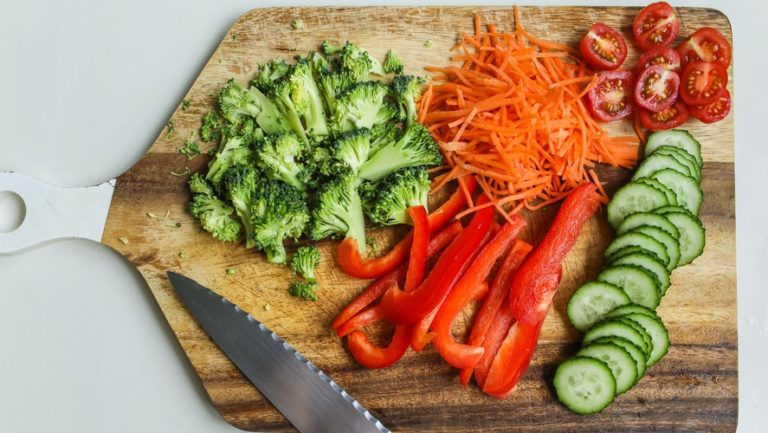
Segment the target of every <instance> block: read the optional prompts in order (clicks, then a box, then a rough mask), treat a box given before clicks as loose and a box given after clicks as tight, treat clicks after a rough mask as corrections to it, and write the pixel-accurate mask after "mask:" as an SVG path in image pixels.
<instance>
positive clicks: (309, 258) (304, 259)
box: [291, 246, 320, 281]
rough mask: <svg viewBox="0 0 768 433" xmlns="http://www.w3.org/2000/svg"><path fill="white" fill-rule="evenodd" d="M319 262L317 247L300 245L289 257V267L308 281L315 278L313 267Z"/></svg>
mask: <svg viewBox="0 0 768 433" xmlns="http://www.w3.org/2000/svg"><path fill="white" fill-rule="evenodd" d="M319 264H320V250H318V249H317V247H314V246H313V247H301V248H299V249H298V250H296V253H295V254H294V255H293V257H292V258H291V269H292V270H293V272H295V273H297V274H299V275H301V276H302V277H304V278H306V279H307V280H309V281H316V280H315V268H316V267H317V265H319Z"/></svg>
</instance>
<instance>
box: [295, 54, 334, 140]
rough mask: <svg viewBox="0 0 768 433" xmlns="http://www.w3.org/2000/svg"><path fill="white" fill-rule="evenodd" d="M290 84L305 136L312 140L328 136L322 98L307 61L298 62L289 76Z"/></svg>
mask: <svg viewBox="0 0 768 433" xmlns="http://www.w3.org/2000/svg"><path fill="white" fill-rule="evenodd" d="M290 83H291V99H292V100H293V104H294V106H295V107H296V109H297V112H298V113H299V115H300V116H301V119H302V120H303V125H304V129H305V131H306V134H307V135H308V136H310V137H312V138H314V139H317V138H322V137H324V136H326V135H328V124H327V123H326V120H325V108H324V107H323V97H322V96H321V95H320V89H319V88H318V87H317V84H316V83H315V77H314V75H313V72H312V65H311V64H310V63H309V61H308V60H306V59H299V60H298V62H297V63H296V65H295V66H294V68H293V71H292V73H291V75H290Z"/></svg>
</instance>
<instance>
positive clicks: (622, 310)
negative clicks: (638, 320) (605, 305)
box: [605, 304, 659, 318]
mask: <svg viewBox="0 0 768 433" xmlns="http://www.w3.org/2000/svg"><path fill="white" fill-rule="evenodd" d="M633 313H638V314H645V315H646V316H651V317H659V316H658V315H657V314H656V312H655V311H654V310H651V309H650V308H647V307H643V306H642V305H638V304H629V305H622V306H621V307H616V309H615V310H613V311H611V312H610V313H608V314H606V315H605V317H606V318H609V317H617V316H625V315H627V314H633Z"/></svg>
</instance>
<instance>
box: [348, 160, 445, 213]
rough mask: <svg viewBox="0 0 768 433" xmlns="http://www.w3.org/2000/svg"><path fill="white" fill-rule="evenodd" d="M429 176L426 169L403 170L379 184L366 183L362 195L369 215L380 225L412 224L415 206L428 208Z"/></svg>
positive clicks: (361, 190) (412, 168)
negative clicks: (411, 216)
mask: <svg viewBox="0 0 768 433" xmlns="http://www.w3.org/2000/svg"><path fill="white" fill-rule="evenodd" d="M429 187H430V181H429V175H428V174H427V171H426V170H424V168H422V167H410V168H403V169H400V170H398V171H396V172H394V173H392V174H390V175H389V176H387V177H385V178H384V179H382V180H380V181H378V182H366V183H364V184H363V185H361V187H360V195H361V197H362V200H363V206H364V209H365V211H366V215H368V218H370V219H371V221H373V222H374V223H376V224H380V225H394V224H412V222H411V220H410V217H409V216H408V208H409V207H411V206H419V205H421V206H424V208H427V198H428V195H429Z"/></svg>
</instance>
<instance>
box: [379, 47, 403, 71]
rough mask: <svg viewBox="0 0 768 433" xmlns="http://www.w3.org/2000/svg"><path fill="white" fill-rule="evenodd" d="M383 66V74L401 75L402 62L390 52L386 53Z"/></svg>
mask: <svg viewBox="0 0 768 433" xmlns="http://www.w3.org/2000/svg"><path fill="white" fill-rule="evenodd" d="M383 66H384V72H386V73H388V74H401V73H402V72H403V62H402V60H400V57H398V56H397V54H395V52H394V51H392V50H389V51H387V56H386V57H385V58H384V65H383Z"/></svg>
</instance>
